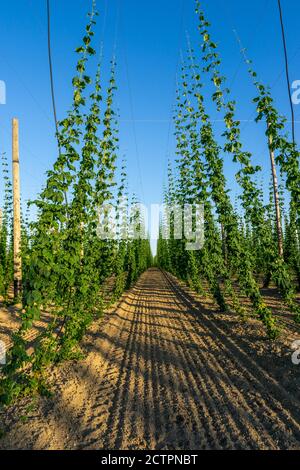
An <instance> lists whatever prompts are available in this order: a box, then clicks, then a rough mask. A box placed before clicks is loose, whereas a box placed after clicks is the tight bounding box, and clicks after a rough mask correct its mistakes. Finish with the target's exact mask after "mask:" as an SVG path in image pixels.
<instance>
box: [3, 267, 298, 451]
mask: <svg viewBox="0 0 300 470" xmlns="http://www.w3.org/2000/svg"><path fill="white" fill-rule="evenodd" d="M239 328H240V331H243V329H244V330H245V331H244V333H245V334H244V335H239V334H236V332H235V331H233V330H230V326H229V325H228V324H225V322H224V321H223V320H222V318H221V317H220V315H219V314H218V313H216V312H214V311H208V310H205V308H204V307H203V306H201V304H199V302H198V301H197V300H196V299H195V298H193V296H192V295H191V294H190V293H189V292H187V291H186V290H185V289H184V287H183V286H182V285H181V284H180V283H179V282H178V281H177V280H175V279H174V278H173V277H172V276H171V275H169V274H165V273H162V272H161V271H159V270H157V269H151V270H149V271H147V272H146V273H144V274H143V275H142V276H141V278H140V279H139V281H138V282H137V284H136V286H135V287H134V288H133V289H131V291H130V292H129V293H128V294H127V295H125V296H124V298H123V300H122V301H121V302H120V303H119V305H118V307H117V308H116V309H115V310H113V311H112V312H111V313H110V314H109V315H108V316H107V317H106V319H105V320H104V322H96V323H95V324H94V325H93V326H92V327H91V329H90V331H89V332H88V334H87V337H86V339H85V342H84V344H83V347H84V348H85V349H86V351H87V357H86V359H84V360H82V361H79V362H78V363H75V364H74V363H68V364H65V365H64V366H62V368H61V369H57V370H55V371H54V372H53V376H52V382H53V383H54V385H55V395H54V398H53V399H50V400H46V399H40V401H39V403H38V406H37V408H36V410H35V411H34V413H33V414H32V415H29V417H28V421H27V422H26V423H21V422H19V423H16V422H14V425H13V426H12V427H11V430H10V431H8V432H7V434H6V436H5V437H4V438H3V439H2V440H1V441H0V448H2V449H3V448H29V449H31V448H33V449H56V448H59V449H101V448H102V449H157V450H172V449H191V450H196V449H286V448H292V449H299V448H300V424H299V423H300V419H299V418H300V405H299V402H298V400H297V397H295V396H294V395H293V388H291V389H290V388H289V386H288V385H287V383H286V382H285V383H284V384H281V383H279V382H278V379H277V376H278V370H276V374H275V373H274V371H273V369H272V367H273V362H272V363H270V364H269V363H266V364H265V367H263V366H262V365H261V363H259V361H258V359H260V360H261V357H260V358H259V357H258V356H257V353H256V351H255V349H254V348H253V346H254V345H251V339H248V338H247V337H246V338H245V337H244V336H245V335H246V331H247V330H246V327H245V325H243V324H242V323H241V325H240V327H239ZM259 328H260V327H258V329H257V331H258V332H259V331H261V337H263V330H262V329H261V330H260V329H259ZM266 344H267V343H266ZM20 406H22V404H20ZM17 412H18V407H16V409H15V413H17ZM10 413H11V414H13V410H10ZM9 424H10V423H9V421H8V422H7V427H9Z"/></svg>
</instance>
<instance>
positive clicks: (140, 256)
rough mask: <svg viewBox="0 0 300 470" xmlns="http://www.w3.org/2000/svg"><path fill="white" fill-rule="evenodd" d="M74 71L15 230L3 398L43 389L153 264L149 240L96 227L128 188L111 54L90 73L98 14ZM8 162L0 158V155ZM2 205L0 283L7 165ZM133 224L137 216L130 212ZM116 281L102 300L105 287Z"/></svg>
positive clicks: (5, 247) (8, 219)
mask: <svg viewBox="0 0 300 470" xmlns="http://www.w3.org/2000/svg"><path fill="white" fill-rule="evenodd" d="M88 17H89V19H88V24H87V26H86V29H85V35H84V37H83V40H82V45H81V46H80V47H79V48H78V49H77V50H76V52H77V54H78V61H77V64H76V75H75V77H74V78H73V81H72V85H73V99H72V105H71V107H70V110H69V112H68V113H67V116H66V118H65V119H63V120H62V121H60V122H59V123H58V132H57V141H58V149H59V151H58V157H57V159H56V161H55V163H54V165H53V167H52V169H51V170H49V171H48V172H47V179H46V184H45V186H44V188H43V190H42V192H41V193H40V195H39V196H38V198H37V199H36V200H35V201H33V202H32V203H33V204H34V206H35V207H36V208H37V217H36V219H35V221H34V222H32V223H30V224H29V226H28V224H26V221H25V222H24V224H23V225H24V227H23V237H22V240H23V242H22V270H23V289H22V307H23V308H22V312H21V313H20V315H19V316H20V320H21V326H20V328H19V330H18V331H17V332H16V333H15V334H14V335H13V346H12V348H11V349H10V350H9V352H8V354H7V363H6V365H5V367H3V369H2V371H1V381H0V400H1V402H2V403H5V404H8V403H10V402H12V401H14V400H15V399H16V398H18V397H20V396H23V395H26V394H28V393H34V392H39V393H48V391H49V388H48V384H47V380H46V378H47V370H48V368H49V367H50V366H51V365H55V364H58V363H60V362H61V361H63V360H66V359H76V358H80V357H82V354H83V352H82V349H81V346H80V343H81V340H82V338H83V336H84V334H85V332H86V331H87V328H88V327H89V325H90V324H91V322H92V321H93V319H95V318H99V316H101V315H102V314H103V310H104V308H105V307H106V306H107V304H108V303H109V302H113V301H115V300H116V299H118V298H119V297H120V295H121V294H122V292H123V291H124V290H125V289H127V288H129V287H130V286H131V285H132V283H134V282H135V281H136V280H137V278H138V277H139V275H140V274H141V273H142V272H143V271H144V270H146V269H147V268H148V267H149V266H150V265H151V263H152V257H151V251H150V243H149V240H148V239H134V240H131V239H127V240H126V239H120V238H118V237H116V238H115V239H112V240H108V239H103V238H102V237H100V236H99V233H98V231H97V225H98V212H97V208H98V207H101V206H102V205H105V204H106V203H109V204H112V205H113V206H115V207H118V206H119V204H120V200H121V198H122V197H124V195H125V193H126V191H127V182H126V181H127V176H126V168H125V164H123V165H122V170H121V178H120V183H119V185H118V184H117V183H116V179H117V178H116V170H117V168H116V166H117V156H118V151H119V148H118V116H117V113H116V111H115V110H114V97H115V92H116V79H115V71H116V64H115V60H113V61H112V63H111V72H110V79H109V84H108V87H107V90H106V91H105V92H103V86H102V82H103V79H102V68H103V66H102V57H101V58H100V60H99V64H98V67H97V73H96V76H95V78H94V80H92V78H91V77H90V76H89V75H88V73H87V65H88V61H89V60H90V59H92V58H93V57H94V56H95V54H96V51H95V49H94V48H93V47H92V44H93V37H94V28H95V24H96V18H97V12H96V10H95V4H93V9H92V11H91V13H89V15H88ZM5 169H6V170H7V168H6V162H5ZM5 182H6V190H5V208H4V216H3V218H2V227H1V246H0V250H1V253H0V256H1V259H0V263H1V272H0V276H1V280H0V282H1V290H2V292H1V293H2V295H3V296H4V297H5V298H8V291H9V287H10V286H11V282H12V276H13V271H12V269H13V267H12V241H11V234H12V230H11V224H12V210H11V205H12V202H11V198H12V197H11V184H10V181H9V177H8V176H7V174H6V173H5ZM137 217H138V219H139V220H138V223H143V221H142V218H141V215H139V214H137ZM109 279H113V288H112V290H110V295H109V298H108V299H107V298H106V296H104V293H103V292H104V289H103V286H105V284H106V283H107V281H108V280H109ZM44 312H46V313H47V324H46V326H45V328H44V329H43V331H42V332H41V333H40V334H38V336H37V338H36V339H35V341H34V344H33V351H32V350H31V351H30V352H29V342H28V340H27V339H26V338H27V335H26V333H27V332H28V331H29V330H30V329H31V328H33V327H34V326H35V324H36V322H38V321H39V320H40V319H41V318H43V313H44Z"/></svg>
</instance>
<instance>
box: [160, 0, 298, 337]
mask: <svg viewBox="0 0 300 470" xmlns="http://www.w3.org/2000/svg"><path fill="white" fill-rule="evenodd" d="M196 14H197V18H198V30H199V35H200V48H199V50H198V47H197V49H196V48H195V50H196V52H195V50H194V49H193V48H192V46H191V44H190V41H189V39H188V48H187V49H188V50H187V54H186V57H185V58H184V59H183V60H182V74H181V80H180V83H179V85H178V89H177V105H176V112H175V115H174V123H175V137H176V143H177V145H176V158H175V165H174V164H169V172H168V187H167V189H166V191H165V202H166V203H167V204H171V205H176V204H177V205H179V206H181V207H184V205H185V204H187V203H191V204H195V203H198V204H200V203H202V204H204V221H205V228H204V232H205V243H204V246H203V248H202V249H201V250H198V251H188V250H186V249H185V248H186V246H185V244H186V240H184V239H183V240H176V239H175V237H174V232H173V236H172V223H173V227H174V223H175V220H174V217H175V216H174V215H173V221H172V220H171V239H170V240H164V237H163V235H162V234H163V231H164V230H163V225H164V221H162V223H161V225H162V227H161V230H160V239H159V241H158V254H157V262H158V264H159V266H161V267H162V268H163V269H166V270H168V271H170V272H172V273H173V274H175V275H176V276H179V277H180V278H181V279H183V280H185V281H187V282H188V283H189V284H190V285H191V287H193V288H194V289H195V290H197V291H198V292H204V284H206V285H207V284H208V286H209V290H210V292H211V293H212V295H213V297H214V299H215V300H216V302H217V304H218V305H219V307H220V310H221V311H227V310H229V305H228V303H229V302H228V301H229V300H230V303H231V305H232V306H233V308H234V310H235V311H236V312H237V313H238V314H239V315H241V317H243V318H245V317H246V316H247V315H248V313H247V312H246V310H245V307H244V306H243V303H242V302H241V300H240V293H241V294H243V295H246V296H247V297H248V299H249V301H250V304H251V306H252V311H253V315H254V316H256V317H257V318H259V319H260V320H261V321H262V323H263V324H264V326H265V328H266V331H267V334H268V336H269V337H270V338H271V339H275V338H276V337H277V336H278V334H279V333H280V329H279V327H278V323H277V322H276V318H275V317H274V315H273V313H272V311H271V310H270V308H268V307H267V305H266V303H265V301H264V299H263V297H262V295H261V290H260V283H259V280H260V278H261V277H262V278H263V280H264V286H265V287H268V286H269V284H270V282H271V281H273V282H274V283H275V284H276V286H277V288H278V291H279V293H280V295H281V297H282V300H283V301H284V302H285V303H286V305H287V307H288V309H289V310H290V311H291V312H292V314H293V316H294V319H295V321H296V322H299V321H300V305H299V303H298V302H297V298H296V293H297V290H299V289H300V284H299V267H300V244H299V233H300V231H299V230H300V220H299V208H300V205H299V201H300V199H299V196H300V170H299V151H298V149H297V147H296V144H295V143H293V142H291V141H290V140H289V137H288V134H287V132H286V126H285V119H284V118H283V117H282V116H280V114H279V113H278V111H277V110H276V108H275V104H274V100H273V98H272V96H271V92H270V90H269V89H268V88H267V87H266V86H264V85H263V84H262V83H261V82H260V81H259V80H258V78H257V74H256V72H255V71H254V70H253V68H252V64H251V61H250V60H249V59H247V57H246V54H245V51H244V50H243V51H242V54H243V57H244V59H245V61H246V63H247V65H248V69H249V74H250V77H251V79H252V81H253V85H254V89H255V91H256V95H255V96H254V98H253V103H255V104H256V107H257V117H256V121H257V122H258V121H263V122H265V126H266V127H265V135H266V141H267V143H268V148H269V152H270V155H271V154H272V155H274V162H273V166H272V170H273V177H274V172H275V171H276V164H277V167H278V169H279V171H280V176H281V180H282V181H283V182H284V184H285V188H282V186H281V188H280V189H281V190H280V189H279V190H278V188H277V186H276V185H275V181H274V178H272V182H271V189H272V191H271V196H270V201H269V203H268V204H265V203H264V193H263V188H262V187H260V185H259V184H258V180H259V177H260V174H261V170H262V169H261V167H259V166H257V165H254V163H253V156H252V154H251V152H249V151H248V150H246V149H244V146H243V143H242V139H241V129H240V122H239V121H238V120H237V119H236V117H235V114H236V103H235V101H234V100H233V99H231V91H230V90H229V89H228V87H227V86H226V78H225V77H224V76H223V75H222V74H221V58H220V55H219V52H218V46H217V44H216V43H215V42H214V41H213V39H212V37H211V33H210V23H209V22H208V21H207V19H206V17H205V13H204V11H203V9H202V5H201V2H200V1H199V0H196ZM198 52H199V53H198ZM207 79H208V80H207ZM204 83H211V84H212V87H213V92H212V95H211V96H210V97H209V100H208V99H207V96H205V95H204V88H205V86H204ZM209 88H211V87H209ZM206 95H207V94H206ZM212 104H213V105H214V106H215V109H216V111H217V112H218V113H219V114H220V116H221V118H222V121H223V122H224V130H223V134H222V138H221V139H217V138H216V133H215V130H214V128H213V124H212V121H211V118H210V116H209V114H208V111H207V109H208V108H209V109H211V107H212ZM220 142H221V143H220ZM229 161H232V162H233V163H234V164H235V166H236V168H237V169H236V174H235V177H236V181H237V183H238V185H239V187H240V196H239V198H240V205H241V210H238V209H237V208H236V207H235V203H234V201H232V199H231V197H230V191H229V188H228V183H227V181H226V178H225V175H224V165H226V163H227V162H229ZM268 165H269V163H268V161H266V162H265V166H266V167H267V166H268ZM277 196H278V197H277ZM285 197H286V198H287V199H288V200H289V201H290V202H289V205H290V207H289V211H288V213H285V211H284V206H285V204H284V198H285ZM278 213H279V218H280V220H278ZM282 219H284V221H283V220H282ZM279 222H281V224H282V222H284V224H283V227H284V228H283V230H282V228H281V226H280V225H281V224H280V223H279ZM182 223H183V221H182Z"/></svg>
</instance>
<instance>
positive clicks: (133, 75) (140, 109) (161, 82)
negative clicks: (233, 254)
mask: <svg viewBox="0 0 300 470" xmlns="http://www.w3.org/2000/svg"><path fill="white" fill-rule="evenodd" d="M90 4H91V2H90V0H52V1H51V5H52V43H53V65H54V77H55V87H56V100H57V108H58V117H59V118H63V117H64V115H65V112H66V110H67V109H68V107H69V103H70V98H71V87H70V83H71V78H72V76H73V71H74V63H75V60H76V55H75V54H74V52H73V51H74V49H75V48H76V47H77V46H78V45H79V44H80V39H81V37H82V33H83V30H84V25H85V23H86V13H87V11H88V10H89V7H90ZM97 5H98V10H99V11H100V17H99V19H98V26H97V34H96V43H97V44H99V43H100V41H101V39H102V37H103V39H104V55H105V60H106V70H108V65H109V60H110V59H111V55H112V52H113V48H114V42H115V36H116V22H117V21H116V20H117V18H118V11H119V17H120V22H119V28H118V31H117V62H118V73H117V81H118V87H119V90H118V95H117V105H118V107H119V110H120V116H121V123H120V155H123V154H124V153H126V155H127V159H128V171H129V184H130V188H131V191H135V192H136V193H137V194H138V196H139V197H140V199H141V200H145V202H146V203H148V204H149V203H156V202H160V199H161V194H162V185H163V179H164V175H165V168H166V164H167V155H168V154H170V155H171V156H172V155H174V139H173V137H172V131H173V127H172V125H171V126H170V125H169V120H170V117H171V109H172V106H173V104H174V91H175V85H174V84H175V75H176V70H177V64H178V57H179V51H180V49H182V50H185V49H186V39H185V36H186V31H188V33H189V35H190V37H191V41H192V43H193V44H194V45H195V47H197V45H198V44H199V37H198V33H197V22H196V16H195V13H194V0H151V1H150V0H147V1H146V0H109V1H106V0H98V1H97ZM203 6H204V8H205V10H206V13H207V16H208V19H209V20H210V21H211V23H212V31H213V35H214V38H215V40H216V41H217V42H218V43H219V48H220V52H221V54H222V58H223V73H224V74H225V75H226V76H227V77H228V81H229V84H232V88H233V97H234V98H235V99H236V100H237V101H238V118H239V119H241V120H247V119H253V117H254V113H255V108H254V106H253V105H252V104H251V98H252V97H253V96H254V94H255V90H254V89H253V87H252V84H251V82H250V80H249V77H248V75H247V72H246V69H245V66H244V64H243V63H242V62H241V57H240V53H239V48H238V45H237V42H236V39H235V37H234V34H233V28H235V29H236V30H237V31H238V33H239V36H240V37H241V40H242V41H243V43H244V46H245V47H247V49H248V53H249V56H250V57H251V58H252V59H253V60H254V66H255V69H256V70H257V71H258V73H259V76H260V77H261V78H262V80H263V81H264V82H265V83H267V84H269V85H271V87H272V91H273V94H274V97H275V99H276V103H277V104H278V107H279V109H280V111H282V112H284V113H288V112H289V108H288V100H287V91H286V82H285V76H284V73H283V72H284V69H283V65H284V62H283V54H282V44H281V32H280V24H279V17H278V10H277V0H251V1H250V0H249V1H245V0H244V1H242V2H241V1H240V0H203ZM282 7H283V11H284V19H285V24H286V31H287V42H288V50H289V56H290V63H291V80H296V79H300V67H299V62H300V37H299V34H298V30H299V28H298V26H299V25H298V22H299V18H300V2H299V1H298V0H282ZM105 10H107V14H106V15H104V12H105ZM105 16H106V21H104V17H105ZM0 41H1V49H0V64H1V67H0V80H4V81H5V82H6V85H7V104H6V105H5V106H0V151H1V152H2V151H6V152H7V153H8V155H9V157H10V149H11V143H10V141H11V132H10V122H11V118H12V117H13V116H16V117H18V118H19V119H20V128H21V133H20V138H21V177H22V181H21V186H22V193H23V198H24V199H29V198H33V197H34V196H35V195H36V194H37V192H38V191H39V190H40V188H41V185H42V184H43V182H44V180H45V171H46V170H47V169H49V168H50V167H51V164H52V163H53V161H54V160H55V157H56V145H55V140H54V126H53V117H52V108H51V99H50V85H49V71H48V57H47V35H46V1H45V0H16V1H15V2H9V1H7V0H6V1H2V2H1V19H0ZM106 76H107V73H106ZM295 112H296V118H297V119H300V107H299V106H298V107H297V106H296V107H295ZM211 115H212V117H213V118H217V117H218V116H217V115H216V113H215V111H214V110H213V108H211ZM132 119H134V122H133V121H132ZM242 129H243V134H242V135H243V140H244V142H245V148H248V149H249V150H252V151H253V152H254V154H255V162H259V163H260V164H262V165H263V167H264V177H265V185H266V186H267V184H268V180H269V161H268V155H267V148H266V145H265V139H264V136H263V132H262V128H261V127H259V126H257V125H255V124H253V123H245V124H242ZM221 130H222V124H220V123H217V124H216V131H217V133H218V132H219V131H221ZM299 132H300V125H299V124H297V125H296V135H297V139H299ZM139 168H140V169H139ZM235 171H236V167H234V166H233V165H232V164H231V163H230V162H229V161H228V163H226V175H227V177H228V181H229V187H230V188H231V189H232V192H233V194H236V184H235V181H234V176H233V175H234V172H235Z"/></svg>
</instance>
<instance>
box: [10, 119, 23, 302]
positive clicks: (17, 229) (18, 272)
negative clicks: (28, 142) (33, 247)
mask: <svg viewBox="0 0 300 470" xmlns="http://www.w3.org/2000/svg"><path fill="white" fill-rule="evenodd" d="M12 170H13V207H14V224H13V232H14V233H13V234H14V237H13V239H14V298H15V299H17V298H18V297H19V295H20V293H21V287H22V265H21V210H20V161H19V121H18V119H15V118H14V119H13V121H12Z"/></svg>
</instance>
